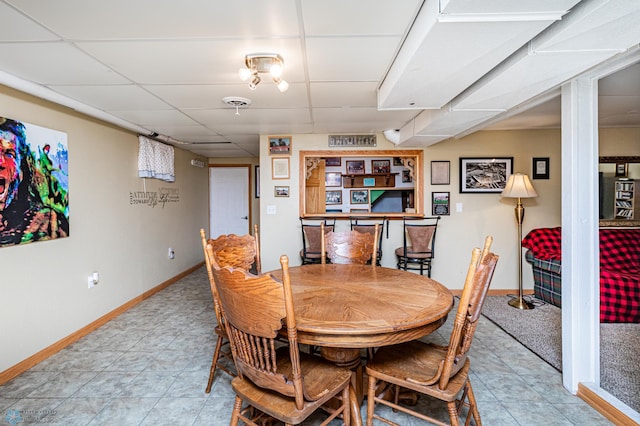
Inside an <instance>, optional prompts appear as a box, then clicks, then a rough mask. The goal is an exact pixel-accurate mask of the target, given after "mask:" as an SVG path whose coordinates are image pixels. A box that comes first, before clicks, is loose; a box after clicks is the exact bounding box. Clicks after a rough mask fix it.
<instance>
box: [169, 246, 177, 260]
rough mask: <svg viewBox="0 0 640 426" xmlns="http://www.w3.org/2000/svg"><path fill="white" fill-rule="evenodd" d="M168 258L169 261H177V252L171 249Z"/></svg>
mask: <svg viewBox="0 0 640 426" xmlns="http://www.w3.org/2000/svg"><path fill="white" fill-rule="evenodd" d="M167 256H168V257H169V259H175V258H176V252H175V251H173V249H172V248H171V247H169V253H168V254H167Z"/></svg>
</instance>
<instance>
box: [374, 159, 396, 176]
mask: <svg viewBox="0 0 640 426" xmlns="http://www.w3.org/2000/svg"><path fill="white" fill-rule="evenodd" d="M371 170H372V173H375V174H387V173H390V172H391V160H371Z"/></svg>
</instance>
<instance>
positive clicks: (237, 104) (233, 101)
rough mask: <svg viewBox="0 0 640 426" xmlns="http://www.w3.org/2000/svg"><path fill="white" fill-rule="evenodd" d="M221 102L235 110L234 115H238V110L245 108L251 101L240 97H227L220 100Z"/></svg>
mask: <svg viewBox="0 0 640 426" xmlns="http://www.w3.org/2000/svg"><path fill="white" fill-rule="evenodd" d="M222 102H224V103H225V104H227V105H229V106H230V107H233V108H235V109H236V115H240V112H239V109H240V108H246V107H248V106H249V105H251V99H247V98H243V97H240V96H227V97H226V98H222Z"/></svg>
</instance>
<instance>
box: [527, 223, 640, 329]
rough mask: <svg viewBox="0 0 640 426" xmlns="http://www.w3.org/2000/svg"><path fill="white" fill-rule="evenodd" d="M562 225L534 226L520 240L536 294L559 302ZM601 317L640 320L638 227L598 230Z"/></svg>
mask: <svg viewBox="0 0 640 426" xmlns="http://www.w3.org/2000/svg"><path fill="white" fill-rule="evenodd" d="M561 241H562V238H561V228H560V227H556V228H539V229H534V230H532V231H531V232H529V233H528V234H527V236H526V237H525V238H524V239H523V240H522V246H523V247H526V248H528V249H529V251H528V253H527V256H526V259H527V261H529V262H530V263H531V264H532V265H533V275H534V281H535V285H534V292H535V293H536V297H539V298H540V299H542V300H544V301H546V302H548V303H552V304H554V305H556V306H560V293H561V276H560V275H561V274H560V272H561V266H560V265H561V258H562V256H561ZM600 321H601V322H626V323H640V229H621V228H617V229H601V230H600Z"/></svg>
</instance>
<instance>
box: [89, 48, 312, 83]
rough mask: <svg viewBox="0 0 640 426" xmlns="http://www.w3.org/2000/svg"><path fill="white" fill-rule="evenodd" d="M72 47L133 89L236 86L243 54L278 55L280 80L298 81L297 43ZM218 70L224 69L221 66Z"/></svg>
mask: <svg viewBox="0 0 640 426" xmlns="http://www.w3.org/2000/svg"><path fill="white" fill-rule="evenodd" d="M77 45H78V46H79V47H80V48H81V49H83V50H85V51H86V52H87V53H89V54H90V55H92V56H93V57H95V58H97V59H98V60H99V61H101V62H103V63H105V64H108V65H109V66H110V67H111V68H113V69H115V70H116V71H118V72H119V73H122V74H123V75H126V76H127V77H128V78H129V79H131V80H132V81H134V82H136V83H139V84H215V83H232V84H237V83H238V81H239V80H240V79H239V77H238V69H239V68H240V67H243V66H244V56H245V54H247V53H254V52H274V53H280V54H282V55H283V57H284V60H285V72H284V76H285V79H287V80H288V81H290V82H295V81H302V80H303V79H304V72H303V69H302V62H301V60H300V42H299V40H298V39H270V40H257V41H252V40H224V41H220V40H214V41H212V40H180V41H175V40H169V41H129V42H123V41H120V42H82V43H77ZM131 58H136V60H135V61H132V60H131ZM223 64H228V66H221V65H223Z"/></svg>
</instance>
